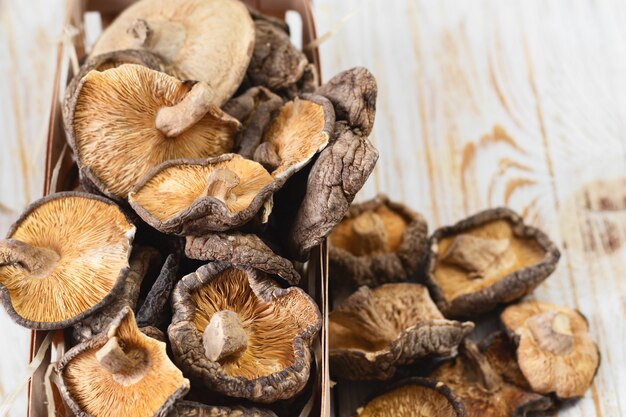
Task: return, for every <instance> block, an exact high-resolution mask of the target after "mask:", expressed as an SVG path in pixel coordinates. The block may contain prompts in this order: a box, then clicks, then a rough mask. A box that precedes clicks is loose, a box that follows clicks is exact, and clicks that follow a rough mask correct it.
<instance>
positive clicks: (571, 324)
mask: <svg viewBox="0 0 626 417" xmlns="http://www.w3.org/2000/svg"><path fill="white" fill-rule="evenodd" d="M500 318H501V319H502V322H503V323H504V326H505V327H506V328H507V330H508V331H509V332H510V333H511V334H513V335H514V336H515V338H516V339H517V341H518V346H517V361H518V364H519V367H520V369H521V370H522V373H523V374H524V376H525V377H526V379H527V380H528V383H529V384H530V386H531V387H532V389H533V390H534V391H536V392H539V393H542V394H549V393H553V392H554V393H555V394H556V396H557V397H559V398H575V397H581V396H583V394H584V393H585V391H586V390H587V388H589V386H590V385H591V381H592V380H593V377H594V376H595V374H596V371H597V369H598V366H599V364H600V353H599V352H598V347H597V346H596V344H595V343H594V342H593V341H592V340H591V338H590V337H589V326H588V324H587V320H585V318H584V317H583V316H582V315H581V314H580V313H579V312H578V311H576V310H571V309H569V308H566V307H559V306H555V305H552V304H549V303H544V302H540V301H526V302H522V303H519V304H515V305H512V306H509V307H507V308H506V309H505V310H504V311H503V312H502V314H501V316H500Z"/></svg>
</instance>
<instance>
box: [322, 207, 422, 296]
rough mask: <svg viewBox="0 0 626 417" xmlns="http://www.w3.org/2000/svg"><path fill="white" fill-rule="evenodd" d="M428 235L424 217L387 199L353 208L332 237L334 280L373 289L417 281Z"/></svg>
mask: <svg viewBox="0 0 626 417" xmlns="http://www.w3.org/2000/svg"><path fill="white" fill-rule="evenodd" d="M427 233H428V226H427V224H426V221H425V220H424V218H423V217H422V216H421V215H419V214H418V213H415V212H414V211H412V210H411V209H409V208H407V207H406V206H404V205H402V204H400V203H394V202H391V201H389V199H388V198H387V197H386V196H384V195H379V196H378V197H376V198H374V199H372V200H370V201H367V202H364V203H361V204H353V205H352V206H351V207H350V210H349V211H348V213H346V216H345V217H344V219H343V220H342V221H341V223H339V224H338V225H337V226H335V228H334V229H333V231H332V233H331V234H330V236H329V239H330V244H331V245H330V258H329V261H330V271H331V277H333V278H334V280H335V281H337V280H342V281H343V280H346V281H349V282H350V283H352V284H355V285H369V286H372V285H380V284H383V283H386V282H397V281H405V280H407V279H408V278H411V277H415V276H416V275H417V273H418V269H419V262H420V260H421V259H422V256H423V255H424V253H425V252H426V247H427V241H428V237H427Z"/></svg>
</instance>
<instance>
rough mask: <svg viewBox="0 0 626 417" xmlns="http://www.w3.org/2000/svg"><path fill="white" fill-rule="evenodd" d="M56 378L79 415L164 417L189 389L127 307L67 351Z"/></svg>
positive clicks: (161, 344) (159, 343)
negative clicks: (82, 341)
mask: <svg viewBox="0 0 626 417" xmlns="http://www.w3.org/2000/svg"><path fill="white" fill-rule="evenodd" d="M57 376H58V377H57V386H58V387H59V392H60V393H61V396H62V397H63V400H64V401H65V403H66V404H67V405H68V407H69V408H70V409H71V410H72V412H73V413H74V414H75V415H76V416H81V417H111V416H125V417H165V416H167V415H168V413H169V411H170V409H171V408H172V407H173V406H174V403H175V402H176V401H177V400H178V399H180V398H182V397H183V396H184V395H185V394H186V393H187V391H189V381H188V380H187V379H185V377H184V376H183V373H182V372H181V371H180V370H179V369H178V368H176V366H174V364H173V363H172V362H171V361H170V359H169V358H168V356H167V353H166V351H165V343H163V342H160V341H158V340H156V339H153V338H151V337H148V336H146V335H144V334H143V333H141V332H140V331H139V328H137V324H136V323H135V318H134V316H133V312H132V310H131V309H130V307H124V308H123V309H122V311H120V313H119V314H118V315H117V316H116V317H115V319H114V320H113V321H112V322H111V323H110V325H109V328H108V329H107V330H106V331H105V332H103V333H100V334H99V335H97V336H95V337H94V338H92V339H90V340H88V341H87V342H85V343H82V344H80V345H77V346H75V347H73V348H72V349H70V350H69V351H68V352H67V353H66V354H65V355H64V356H63V358H62V359H61V361H60V362H59V364H58V366H57Z"/></svg>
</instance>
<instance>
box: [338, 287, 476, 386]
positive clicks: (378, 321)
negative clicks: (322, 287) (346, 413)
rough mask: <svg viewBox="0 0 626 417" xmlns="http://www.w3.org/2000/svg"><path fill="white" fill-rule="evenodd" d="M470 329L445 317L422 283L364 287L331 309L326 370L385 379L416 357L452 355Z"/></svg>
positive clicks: (346, 376) (470, 325) (347, 376)
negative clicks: (327, 366)
mask: <svg viewBox="0 0 626 417" xmlns="http://www.w3.org/2000/svg"><path fill="white" fill-rule="evenodd" d="M473 328H474V324H473V323H471V322H465V323H461V322H458V321H451V320H446V319H444V317H443V316H442V315H441V313H440V312H439V310H437V307H436V306H435V304H434V303H433V302H432V300H431V299H430V296H429V295H428V290H427V289H426V287H424V286H422V285H419V284H412V283H395V284H384V285H381V286H379V287H376V288H374V289H369V288H368V287H366V286H363V287H361V288H359V290H358V291H356V292H355V293H354V294H352V295H351V296H350V297H348V298H347V299H346V300H344V301H343V302H342V303H341V304H340V305H339V306H338V307H336V308H335V309H334V310H333V311H332V312H331V313H330V316H329V326H328V329H329V330H328V331H329V340H330V349H329V355H330V368H331V370H332V372H333V373H334V374H335V375H336V376H338V377H340V378H342V379H351V380H355V379H389V378H390V377H391V376H393V374H394V373H395V371H396V367H397V366H398V365H405V364H409V363H412V362H413V361H414V360H415V359H416V358H420V357H424V356H427V355H433V356H449V355H452V354H454V353H455V352H456V348H457V346H458V345H459V343H461V341H462V340H463V338H464V337H465V336H466V335H467V334H469V332H471V331H472V329H473Z"/></svg>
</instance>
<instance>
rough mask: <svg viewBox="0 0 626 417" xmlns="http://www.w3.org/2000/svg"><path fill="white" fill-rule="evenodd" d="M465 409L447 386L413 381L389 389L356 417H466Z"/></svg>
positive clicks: (418, 379)
mask: <svg viewBox="0 0 626 417" xmlns="http://www.w3.org/2000/svg"><path fill="white" fill-rule="evenodd" d="M465 416H466V414H465V407H464V406H463V404H462V403H461V401H459V399H458V398H457V397H456V396H455V395H454V393H453V392H452V391H451V390H450V388H448V387H447V386H446V385H445V384H444V383H442V382H438V381H436V380H434V379H430V378H409V379H405V380H402V381H400V382H398V383H396V384H394V385H393V386H392V387H391V388H387V389H385V391H384V392H383V393H382V394H379V395H378V396H376V397H374V398H373V399H371V400H370V401H368V402H367V403H366V404H365V405H363V406H362V407H359V408H358V409H357V411H356V414H355V417H465Z"/></svg>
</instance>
